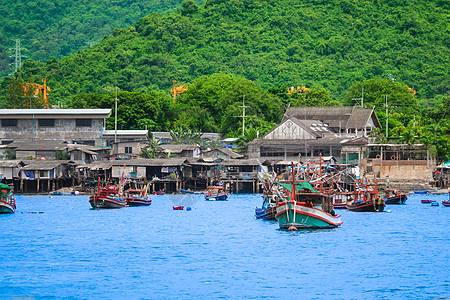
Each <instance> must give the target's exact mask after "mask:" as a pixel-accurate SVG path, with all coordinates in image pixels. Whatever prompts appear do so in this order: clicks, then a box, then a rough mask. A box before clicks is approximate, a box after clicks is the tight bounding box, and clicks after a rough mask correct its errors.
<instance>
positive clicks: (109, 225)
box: [0, 194, 450, 299]
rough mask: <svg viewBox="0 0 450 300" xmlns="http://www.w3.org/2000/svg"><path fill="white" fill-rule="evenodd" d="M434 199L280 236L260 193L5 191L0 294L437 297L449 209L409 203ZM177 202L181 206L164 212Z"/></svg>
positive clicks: (449, 287) (448, 267) (446, 269)
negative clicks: (116, 201)
mask: <svg viewBox="0 0 450 300" xmlns="http://www.w3.org/2000/svg"><path fill="white" fill-rule="evenodd" d="M446 197H448V196H447V195H414V194H410V195H409V197H408V201H407V204H406V205H401V206H398V205H397V206H395V205H391V206H388V207H387V208H386V209H387V210H389V211H390V212H384V213H358V212H349V211H346V210H340V211H339V213H341V214H342V220H343V221H344V224H343V225H342V226H341V227H339V228H335V229H329V230H305V231H298V232H287V231H280V230H278V224H277V223H275V222H268V221H262V220H255V218H254V208H255V207H256V206H259V205H260V204H261V202H262V198H261V196H260V195H252V194H248V195H244V194H237V195H230V198H229V201H226V202H212V201H204V199H203V198H202V196H201V195H155V196H153V204H152V205H151V206H148V207H126V208H122V209H118V210H92V209H90V206H89V203H88V198H87V196H17V206H18V208H17V211H16V213H15V214H13V215H0V229H1V234H0V253H1V256H0V299H24V298H25V299H61V298H64V299H217V298H225V299H261V298H271V299H272V298H273V299H444V298H446V299H448V298H449V297H450V279H449V278H450V255H449V253H450V240H449V234H448V230H449V224H450V207H443V206H442V205H440V206H439V207H432V206H431V205H430V204H422V203H421V201H420V200H421V199H430V198H433V199H435V200H437V201H439V202H441V201H442V200H444V199H445V198H446ZM190 201H191V203H190ZM183 203H184V204H185V205H189V206H190V207H192V210H191V211H186V210H183V211H176V210H173V209H172V205H174V204H183ZM36 212H41V213H36Z"/></svg>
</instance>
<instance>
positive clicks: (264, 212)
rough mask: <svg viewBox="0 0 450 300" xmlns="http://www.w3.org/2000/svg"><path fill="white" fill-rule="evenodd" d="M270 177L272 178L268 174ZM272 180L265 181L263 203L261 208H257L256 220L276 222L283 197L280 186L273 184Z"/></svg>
mask: <svg viewBox="0 0 450 300" xmlns="http://www.w3.org/2000/svg"><path fill="white" fill-rule="evenodd" d="M268 176H270V175H269V174H268ZM273 183H274V181H273V179H272V180H270V179H269V180H265V182H264V184H263V196H262V197H263V203H262V205H261V207H257V208H255V218H256V219H263V220H275V215H276V213H277V204H278V202H279V201H280V199H281V198H282V197H283V195H282V191H280V186H279V185H276V184H273Z"/></svg>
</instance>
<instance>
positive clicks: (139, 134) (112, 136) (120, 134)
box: [103, 130, 148, 146]
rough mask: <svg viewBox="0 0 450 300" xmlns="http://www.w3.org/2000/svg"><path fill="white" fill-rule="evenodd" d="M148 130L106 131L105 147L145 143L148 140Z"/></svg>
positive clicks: (104, 135) (104, 136)
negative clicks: (138, 142) (118, 144)
mask: <svg viewBox="0 0 450 300" xmlns="http://www.w3.org/2000/svg"><path fill="white" fill-rule="evenodd" d="M147 134H148V130H104V131H103V139H104V141H105V143H104V145H106V146H112V145H113V143H115V142H129V141H143V140H146V139H147Z"/></svg>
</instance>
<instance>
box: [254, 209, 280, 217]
mask: <svg viewBox="0 0 450 300" xmlns="http://www.w3.org/2000/svg"><path fill="white" fill-rule="evenodd" d="M276 214H277V208H276V207H275V206H273V207H267V208H255V217H256V218H257V219H262V220H275V215H276Z"/></svg>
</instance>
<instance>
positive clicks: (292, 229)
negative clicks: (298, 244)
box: [288, 226, 297, 231]
mask: <svg viewBox="0 0 450 300" xmlns="http://www.w3.org/2000/svg"><path fill="white" fill-rule="evenodd" d="M288 230H289V231H297V227H295V226H291V227H289V228H288Z"/></svg>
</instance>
